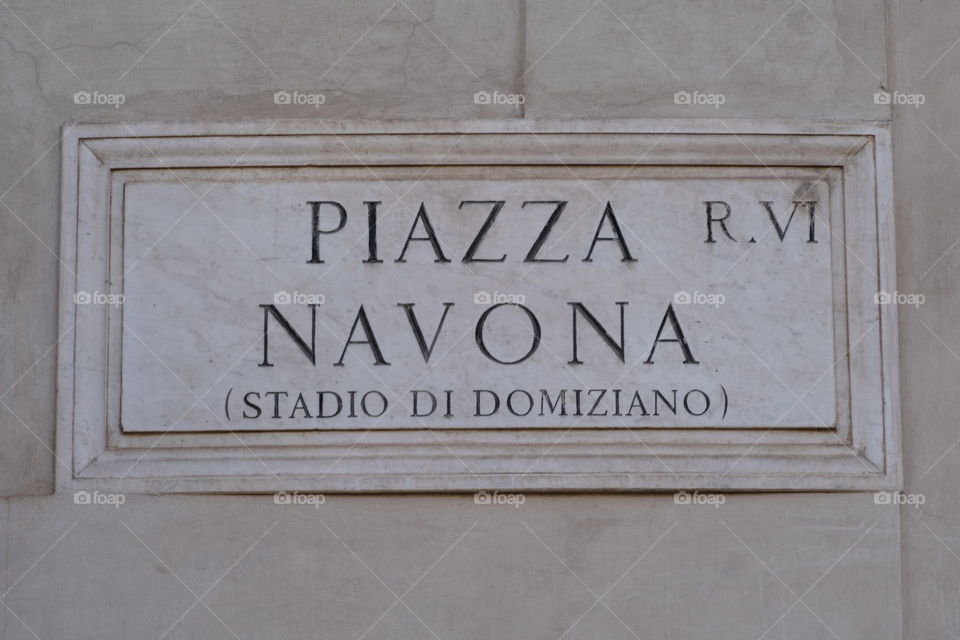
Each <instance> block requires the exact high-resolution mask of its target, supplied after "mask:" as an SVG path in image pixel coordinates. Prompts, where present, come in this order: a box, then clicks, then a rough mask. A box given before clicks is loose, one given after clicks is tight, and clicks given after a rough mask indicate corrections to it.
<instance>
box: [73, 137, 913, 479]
mask: <svg viewBox="0 0 960 640" xmlns="http://www.w3.org/2000/svg"><path fill="white" fill-rule="evenodd" d="M345 140H349V145H348V144H345V142H344V141H345ZM505 148H506V149H507V150H508V152H506V153H505V151H504V149H505ZM638 155H640V160H639V161H638ZM441 160H442V162H443V164H445V165H490V164H492V165H506V166H509V165H511V164H514V165H526V164H533V165H565V164H570V165H573V164H577V165H627V166H630V165H635V164H641V165H642V164H650V165H687V166H697V165H730V166H737V165H745V166H747V165H749V166H766V167H770V168H771V170H773V169H774V168H775V167H778V166H783V167H827V168H829V167H838V168H840V169H841V170H842V172H843V199H844V207H843V220H844V226H845V233H846V237H847V238H848V244H847V246H848V251H847V255H846V259H847V267H846V278H847V281H846V287H847V298H848V304H847V309H846V313H847V315H846V321H847V333H848V335H849V336H850V339H851V340H854V339H857V338H855V337H856V336H861V332H859V331H856V329H858V328H863V327H865V326H866V327H869V328H868V329H867V330H866V332H864V333H863V334H862V336H861V337H860V338H859V339H857V340H858V341H857V343H856V344H855V345H854V346H855V347H856V348H855V349H852V350H851V352H850V356H849V358H848V363H849V367H850V376H851V377H850V385H851V404H850V408H851V415H852V419H853V425H852V430H851V434H850V437H849V439H840V438H839V437H838V436H836V435H833V438H834V439H835V441H834V442H830V441H829V439H826V440H825V439H824V436H827V437H828V438H829V435H830V434H818V435H817V436H816V438H814V437H813V436H812V435H811V434H810V433H809V432H807V433H802V432H801V431H800V430H775V431H771V432H768V433H766V434H763V435H762V436H760V437H759V438H758V434H757V432H756V430H752V431H751V430H733V431H728V430H723V431H722V432H720V431H717V430H713V431H711V430H692V429H689V428H685V429H683V430H682V431H683V433H679V431H680V430H670V429H667V430H655V431H652V432H649V431H646V430H626V429H618V430H601V429H598V430H594V431H587V432H582V431H577V432H571V431H569V430H568V431H561V430H557V431H556V432H554V430H547V429H537V430H535V431H534V430H531V431H483V430H460V429H458V430H456V432H450V431H441V430H430V431H425V430H415V431H413V432H402V431H378V432H366V433H364V434H360V435H359V437H358V435H357V434H356V433H352V432H340V433H337V432H324V443H323V444H322V445H317V444H315V443H310V444H308V443H307V442H306V440H305V439H304V440H302V441H300V442H298V440H297V438H296V437H295V434H294V436H293V437H290V436H289V434H285V437H284V440H283V443H282V444H280V443H279V441H277V440H276V439H274V440H271V437H270V436H271V434H242V435H237V436H233V437H234V438H235V440H236V442H234V443H232V444H231V446H224V442H223V438H224V437H226V436H222V435H221V436H210V435H209V434H207V435H200V434H197V435H196V436H194V435H183V434H178V436H177V439H176V440H173V439H171V440H170V441H165V442H163V443H162V445H160V446H157V445H156V439H155V438H151V437H150V436H129V437H133V438H142V439H143V440H142V442H143V444H142V446H124V447H113V446H111V445H110V444H109V442H108V440H107V431H108V429H107V423H106V406H105V405H106V385H107V384H108V380H109V375H108V374H109V372H108V370H107V366H106V363H107V362H108V361H109V357H108V354H109V350H110V349H111V343H110V342H109V341H110V340H111V339H112V337H113V336H111V335H110V332H109V331H108V330H107V327H108V313H109V310H108V309H104V308H100V309H98V308H96V307H85V308H83V311H82V312H80V311H78V306H77V305H75V304H73V295H74V293H75V292H76V291H82V290H91V291H93V290H97V291H104V290H109V287H110V286H111V284H110V279H109V272H110V264H109V260H110V255H111V253H110V250H109V246H107V245H108V244H109V239H110V238H111V235H110V229H109V224H110V216H109V211H110V174H111V171H113V170H115V169H147V168H167V167H170V168H186V167H213V166H221V167H223V166H231V165H233V166H237V167H271V166H324V165H326V166H377V165H381V166H387V165H403V166H431V165H433V164H437V163H439V162H440V161H441ZM890 169H891V165H890V140H889V130H888V129H887V127H885V126H876V125H866V124H856V123H854V124H838V123H801V124H798V123H776V122H754V121H750V122H739V121H719V120H716V121H693V120H651V121H646V120H629V121H625V120H617V121H602V122H585V121H550V122H546V121H528V120H507V121H442V122H426V123H425V122H325V121H319V122H318V121H280V122H267V121H263V122H252V123H236V124H215V123H199V124H198V123H167V124H164V123H156V124H138V125H129V126H128V125H72V126H67V127H65V128H64V135H63V169H62V222H61V259H62V260H63V262H64V264H65V265H73V268H74V269H75V271H76V274H77V278H76V279H75V278H74V277H73V276H72V274H71V273H70V271H69V270H68V269H67V268H66V267H63V268H62V269H61V286H60V325H61V332H66V334H67V335H66V336H65V337H64V339H63V340H62V341H61V343H60V347H59V359H58V407H57V410H58V428H57V442H58V448H59V450H60V452H61V453H64V452H66V453H68V454H69V458H70V465H71V469H72V471H71V472H70V473H65V472H63V470H62V469H58V476H57V487H58V490H63V491H67V490H75V489H81V488H82V489H93V490H111V491H129V492H267V491H277V490H281V489H287V490H302V491H306V490H309V491H326V492H391V491H393V492H408V491H431V492H436V491H475V490H480V489H488V490H492V489H501V490H526V491H665V490H676V489H707V490H765V491H769V490H774V491H778V490H779V491H798V490H876V489H892V488H897V487H898V486H899V483H900V474H901V471H900V455H899V452H900V446H899V443H900V426H899V396H898V381H899V367H898V353H897V335H898V334H897V326H896V322H897V318H896V308H895V306H894V305H877V304H873V294H874V293H875V292H876V291H894V290H895V288H896V287H895V273H896V269H895V264H894V247H893V212H892V208H891V207H892V194H891V188H892V185H891V174H890ZM91 238H92V239H93V240H90V239H91ZM104 238H105V239H106V242H103V243H102V244H98V239H104ZM854 259H856V260H857V261H859V262H860V263H861V264H863V265H864V266H867V267H868V270H870V271H871V273H874V274H876V276H877V277H876V279H874V278H867V277H864V276H863V275H862V269H860V268H856V265H855V264H853V263H852V261H853V260H854ZM869 265H874V269H869ZM851 274H854V275H853V276H852V277H851ZM71 327H72V330H70V331H68V328H71ZM873 327H876V328H877V330H876V331H875V334H876V336H875V338H874V336H873V335H868V334H871V331H872V329H873ZM81 336H82V339H80V337H81ZM114 348H115V347H114ZM127 437H128V436H126V435H125V436H124V438H127ZM217 438H220V441H217ZM265 470H269V473H266V472H265Z"/></svg>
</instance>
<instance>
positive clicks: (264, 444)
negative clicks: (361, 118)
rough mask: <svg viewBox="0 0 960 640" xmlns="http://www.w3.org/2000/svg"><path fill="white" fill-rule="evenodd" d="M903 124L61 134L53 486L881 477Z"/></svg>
mask: <svg viewBox="0 0 960 640" xmlns="http://www.w3.org/2000/svg"><path fill="white" fill-rule="evenodd" d="M886 136H887V132H886V131H885V130H883V129H877V128H868V127H858V126H851V127H843V126H839V125H838V126H835V127H828V126H823V125H818V126H810V127H807V128H804V127H797V126H796V125H793V126H792V128H788V127H786V126H777V125H776V124H766V125H757V127H756V128H755V129H754V130H750V129H745V130H740V131H737V130H734V129H729V128H728V129H726V130H724V127H722V126H721V127H719V128H718V127H716V126H714V125H710V124H709V123H683V125H682V127H679V128H671V126H668V125H667V123H639V122H620V123H579V124H577V125H571V124H570V123H559V124H558V123H441V124H437V125H431V126H425V125H422V124H421V125H413V124H410V125H398V124H387V123H380V124H371V125H358V124H350V123H340V124H337V125H336V126H335V127H329V128H327V127H320V130H318V128H317V127H316V126H311V125H307V124H301V123H269V124H251V125H205V126H203V127H201V126H194V125H141V126H140V127H138V128H136V129H134V128H131V129H129V130H128V129H126V128H124V127H119V128H117V127H112V126H80V127H73V128H70V129H68V130H67V131H66V135H65V143H64V217H63V221H64V225H63V226H64V229H63V254H64V256H66V257H67V258H68V259H69V261H65V264H64V273H63V287H62V293H61V318H62V322H63V323H65V325H64V327H63V329H64V330H65V331H66V332H67V339H65V340H64V341H63V342H62V343H61V349H60V357H61V363H60V367H61V370H60V375H61V402H60V411H61V413H60V421H61V426H60V438H61V441H62V443H63V444H64V445H67V446H68V447H69V449H67V450H69V451H72V456H73V460H72V474H71V476H70V477H69V478H64V479H63V481H64V482H65V483H66V484H68V485H71V486H72V484H73V483H76V482H79V483H81V484H82V483H84V482H86V481H90V482H94V483H106V484H120V485H123V486H126V487H131V486H132V487H133V488H134V489H137V488H143V489H144V490H157V487H162V490H170V491H189V490H217V491H232V490H275V489H278V488H290V487H293V488H311V489H322V490H348V491H349V490H359V491H370V490H463V489H482V488H501V487H514V488H530V489H538V490H552V489H556V490H574V489H622V490H637V489H661V488H688V487H690V488H698V487H704V488H746V489H750V488H785V489H790V488H806V487H814V488H837V489H849V488H876V487H878V486H887V485H890V483H891V482H892V483H896V481H897V478H898V474H899V468H898V466H897V459H898V458H897V455H896V453H897V451H898V445H897V437H898V436H897V433H898V431H897V412H898V408H897V407H898V405H897V399H896V385H895V380H896V376H895V375H893V374H894V373H895V370H896V351H895V346H896V345H895V340H891V338H890V336H895V335H896V334H895V333H892V334H891V333H889V332H890V331H891V330H893V329H895V322H896V310H895V305H889V304H883V303H882V302H883V296H882V295H881V294H882V293H883V292H884V291H886V290H891V291H892V290H894V285H893V280H892V278H893V274H894V271H893V252H892V249H893V248H892V244H891V243H890V240H889V237H890V234H891V229H890V226H891V217H890V212H889V209H888V207H889V196H888V190H889V182H888V178H887V177H886V174H885V173H884V172H885V171H887V170H888V169H889V167H888V166H887V164H886V163H887V159H886V155H885V154H887V153H888V147H887V145H888V143H887V138H886Z"/></svg>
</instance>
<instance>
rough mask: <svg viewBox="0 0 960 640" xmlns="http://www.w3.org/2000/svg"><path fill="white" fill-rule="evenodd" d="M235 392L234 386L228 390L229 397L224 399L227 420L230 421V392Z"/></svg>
mask: <svg viewBox="0 0 960 640" xmlns="http://www.w3.org/2000/svg"><path fill="white" fill-rule="evenodd" d="M231 393H233V387H230V389H229V390H228V391H227V397H226V399H224V401H223V412H224V413H225V414H227V422H230V394H231Z"/></svg>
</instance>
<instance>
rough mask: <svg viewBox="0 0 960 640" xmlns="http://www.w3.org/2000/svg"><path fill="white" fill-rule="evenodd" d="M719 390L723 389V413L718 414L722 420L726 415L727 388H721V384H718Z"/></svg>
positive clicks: (727, 403)
mask: <svg viewBox="0 0 960 640" xmlns="http://www.w3.org/2000/svg"><path fill="white" fill-rule="evenodd" d="M720 390H721V391H723V415H722V416H720V420H721V421H722V420H723V419H724V418H726V417H727V406H728V405H729V400H728V398H727V390H726V389H724V388H723V385H720Z"/></svg>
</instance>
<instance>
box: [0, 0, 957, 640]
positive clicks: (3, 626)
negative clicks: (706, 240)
mask: <svg viewBox="0 0 960 640" xmlns="http://www.w3.org/2000/svg"><path fill="white" fill-rule="evenodd" d="M378 20H379V21H378ZM371 25H373V26H371ZM958 37H960V8H958V7H956V6H955V5H954V4H952V3H950V2H948V1H946V0H936V1H934V0H924V1H923V2H920V0H898V1H896V2H893V1H891V2H888V6H887V7H884V6H883V4H882V3H881V2H879V1H869V0H852V1H851V0H848V1H845V2H841V1H840V0H835V1H829V0H797V2H793V3H791V2H790V1H789V0H787V1H784V2H776V3H772V2H760V1H757V2H734V1H732V0H731V1H711V2H694V1H682V2H674V3H643V4H640V3H627V2H622V1H619V2H615V1H613V0H598V1H597V2H595V3H591V2H590V1H589V0H587V1H578V2H573V1H566V0H565V1H562V2H554V1H547V0H537V1H531V2H526V3H525V6H524V5H523V4H521V3H518V2H508V1H506V0H494V1H490V2H483V3H480V2H466V1H462V2H461V1H455V2H438V3H436V4H434V3H432V2H425V1H422V0H398V2H396V3H395V4H392V3H391V0H381V1H378V2H363V3H346V2H344V3H334V2H321V3H316V2H299V3H296V2H295V3H285V2H284V3H280V2H277V3H262V2H252V1H242V2H226V1H225V0H197V1H196V2H192V0H184V1H182V2H171V3H146V2H142V1H141V2H122V1H120V0H114V1H102V0H97V1H91V2H84V3H80V2H62V3H56V2H52V1H50V0H40V1H31V2H26V1H23V0H7V1H6V5H0V134H2V135H0V140H2V143H0V144H2V148H3V151H4V153H3V156H2V159H0V194H3V195H2V198H0V202H2V204H3V205H6V206H0V265H2V268H3V278H2V279H0V290H2V297H0V327H2V331H0V339H2V345H3V347H2V351H0V394H3V395H2V398H0V399H2V401H3V404H0V425H2V428H0V489H2V491H3V493H4V494H6V495H8V496H11V497H9V498H8V499H6V500H4V510H3V512H2V513H3V515H2V521H0V527H2V528H3V537H2V540H3V545H4V548H3V550H2V552H3V553H2V558H3V560H2V563H0V572H2V574H0V585H5V586H4V587H3V589H4V591H5V592H6V593H4V594H3V595H2V597H0V602H2V603H4V604H6V605H7V607H8V608H2V607H0V637H3V638H10V639H20V638H34V637H39V638H41V639H42V640H48V639H50V640H56V639H59V638H98V639H99V638H130V637H138V638H140V637H146V638H151V637H152V638H159V637H161V635H162V634H164V633H165V632H167V633H166V635H163V637H164V638H199V637H204V638H219V637H223V638H236V637H239V638H243V639H247V638H259V637H277V638H298V637H311V638H312V637H317V636H320V637H336V638H350V637H352V638H360V637H364V638H378V637H384V638H408V637H409V638H412V637H434V638H436V637H439V638H442V639H444V640H447V639H448V638H486V637H518V638H519V637H523V638H530V637H548V638H549V637H554V638H559V637H561V636H562V637H565V638H586V637H606V638H618V637H623V638H631V637H635V636H639V637H644V638H646V637H678V638H699V637H703V638H736V639H743V638H748V639H749V638H758V639H759V638H761V637H764V638H805V639H806V638H832V637H839V638H843V639H844V640H846V639H853V638H871V639H877V638H900V637H901V625H902V624H903V626H904V628H905V629H906V632H905V633H904V634H903V635H902V637H905V638H936V637H955V636H956V635H957V634H958V633H960V600H958V596H957V593H958V586H960V559H958V558H957V557H956V555H957V554H960V528H958V526H957V514H958V513H960V509H958V506H960V505H958V502H957V498H956V496H957V495H960V494H958V493H957V492H956V490H955V489H954V486H955V483H951V479H952V478H953V476H955V475H957V474H958V473H960V445H958V446H957V447H956V448H953V449H952V450H951V449H950V447H951V445H952V444H953V443H954V440H955V439H956V438H957V437H960V433H958V430H957V428H956V426H955V423H954V416H955V415H957V412H956V411H954V410H952V406H951V405H952V403H956V402H957V400H956V399H955V398H957V397H960V396H958V394H956V393H954V392H953V385H952V381H953V380H956V379H957V376H958V375H960V362H958V361H957V359H956V358H955V357H954V355H953V353H956V354H960V332H958V330H957V329H956V328H955V323H954V322H953V319H954V317H956V316H958V314H957V313H953V312H954V311H955V307H956V306H957V305H958V304H960V303H958V301H957V300H958V298H957V295H956V292H955V290H954V288H953V287H952V286H951V285H952V279H951V275H952V271H953V269H954V265H955V264H956V262H955V261H957V260H960V248H955V249H953V250H951V251H949V252H947V251H948V249H949V248H950V247H951V245H952V243H953V242H954V241H955V240H956V239H957V238H958V237H960V218H958V217H957V216H956V215H955V212H954V211H953V210H952V207H953V205H954V203H955V202H956V201H957V200H958V198H956V197H954V192H955V191H956V189H957V188H958V187H957V184H958V181H957V180H956V179H955V177H954V176H955V175H956V170H957V166H958V165H957V163H960V159H958V158H957V157H956V156H957V153H960V134H958V133H957V130H958V128H957V127H956V126H955V124H956V119H957V115H956V114H957V110H956V108H955V105H956V104H957V103H958V100H957V98H958V97H960V96H958V95H957V94H958V92H960V83H958V82H957V81H956V79H955V78H956V69H957V68H958V65H960V61H958V56H960V46H957V47H956V48H954V49H951V50H949V51H948V48H949V47H950V46H951V45H952V44H953V43H954V41H955V39H956V38H958ZM944 52H947V53H946V55H945V56H944V57H943V58H942V59H941V60H940V61H939V62H938V63H937V64H936V65H935V66H934V68H933V70H932V71H930V73H928V74H927V75H926V76H925V77H923V78H920V77H919V76H920V74H923V72H924V70H925V69H926V68H927V67H929V66H930V65H932V64H933V63H934V62H935V61H936V60H937V58H938V57H939V56H940V55H941V54H943V53H944ZM888 61H890V64H889V66H890V69H891V71H890V76H891V78H889V79H888V71H887V67H888ZM881 86H883V87H886V88H888V89H891V90H894V89H896V90H901V91H913V90H915V89H914V87H919V89H918V90H919V91H922V92H924V93H925V94H926V96H927V102H926V103H925V104H924V105H923V106H921V107H920V108H918V109H913V108H912V107H898V108H896V109H894V110H893V118H894V127H895V129H894V135H895V165H896V166H895V171H896V178H895V189H896V197H897V205H898V211H897V217H898V221H897V224H898V250H899V253H900V261H899V273H900V290H902V291H916V292H923V293H925V294H926V297H927V303H926V304H925V305H924V306H922V307H921V308H920V309H919V310H913V309H905V310H904V311H903V312H902V314H901V348H902V352H903V353H902V359H903V370H904V375H903V383H902V386H903V406H904V432H905V443H904V450H905V471H906V479H907V480H906V488H907V490H908V491H920V492H923V493H924V494H925V496H926V498H927V503H926V504H925V505H924V506H923V507H922V508H920V509H918V510H914V509H913V508H912V507H911V508H903V509H898V508H897V507H890V506H883V505H875V504H874V503H873V498H872V495H870V494H856V493H850V494H822V493H808V494H752V495H730V496H728V497H727V501H726V502H725V503H724V504H723V505H722V506H721V507H720V508H718V509H714V508H712V507H682V506H677V505H674V504H673V500H672V498H671V496H656V495H646V496H600V495H588V496H537V495H532V496H528V498H527V501H526V502H525V504H523V505H522V506H521V507H520V508H519V509H514V508H512V507H502V508H500V507H492V506H479V505H474V504H473V501H472V498H471V497H470V496H446V497H443V496H367V497H340V496H328V499H327V502H326V504H324V505H322V506H321V507H320V508H318V509H313V508H310V507H302V508H296V507H283V506H278V505H274V504H273V502H272V500H271V499H270V497H269V496H268V497H256V496H220V497H205V496H177V497H172V496H165V497H159V496H133V495H131V496H127V497H126V503H125V504H124V505H123V506H121V507H120V508H116V509H115V508H113V507H106V506H101V507H94V506H86V507H80V506H76V505H74V504H73V501H72V497H71V496H69V495H67V496H56V495H54V496H50V495H47V494H49V493H50V492H51V491H52V487H53V473H54V465H55V464H59V463H57V462H55V458H54V456H53V455H52V454H51V449H52V448H53V447H54V442H53V425H54V418H55V416H54V397H55V388H54V364H55V363H54V361H53V357H52V356H53V354H54V353H55V350H52V349H51V346H52V345H54V344H55V343H56V340H57V337H58V335H59V333H58V328H57V326H56V306H55V305H56V278H57V270H58V260H57V257H56V255H55V253H56V247H57V246H58V244H57V243H58V216H59V211H58V198H59V147H58V134H59V129H60V126H61V125H62V124H63V123H64V122H68V121H89V122H134V121H142V120H173V119H190V120H206V119H210V120H222V119H254V118H261V117H262V118H278V117H279V118H283V117H298V116H302V117H318V118H323V117H330V118H357V117H378V118H380V117H387V118H389V117H402V118H438V117H520V116H522V115H525V116H526V117H571V118H575V117H586V116H589V117H591V118H605V117H610V118H612V117H655V116H669V117H686V116H690V117H718V118H724V119H728V118H729V119H734V118H788V119H789V118H796V119H855V120H865V121H869V122H872V121H876V120H884V119H887V118H889V117H890V113H891V112H890V109H889V108H888V107H886V106H884V105H877V104H875V103H874V100H873V94H874V92H875V91H877V90H878V89H879V88H880V87H881ZM277 89H300V90H314V89H317V90H321V91H322V92H323V93H324V94H325V95H326V97H327V102H326V104H325V105H324V106H323V107H322V108H321V109H320V110H319V111H316V110H313V109H312V108H310V107H305V108H303V109H300V110H297V109H289V108H283V107H278V106H277V105H274V104H273V100H272V95H273V92H274V91H276V90H277ZM494 89H496V90H499V91H501V92H505V93H512V92H522V93H524V94H525V96H526V104H525V105H524V107H523V109H522V113H521V110H519V109H514V108H512V107H496V106H477V105H475V104H474V103H473V93H474V92H476V91H479V90H494ZM78 90H88V91H93V90H99V91H101V92H105V93H110V92H119V93H123V94H124V96H125V98H126V102H125V104H124V105H123V106H122V107H120V108H119V109H113V108H112V107H108V106H104V107H91V106H83V105H75V104H74V103H73V100H72V96H73V94H74V92H76V91H78ZM678 90H687V91H695V90H699V91H702V92H716V93H722V94H724V95H725V97H726V102H725V104H724V105H723V106H722V107H720V108H719V109H714V108H712V107H709V106H702V107H679V106H677V105H675V104H674V103H673V94H674V92H676V91H678ZM927 127H929V130H928V128H927ZM931 130H932V132H931ZM934 134H935V135H934ZM938 137H939V138H940V140H938ZM949 148H953V149H956V150H957V153H953V152H952V151H950V150H949ZM944 252H947V254H946V256H945V257H944V258H943V259H942V260H940V261H939V262H937V263H936V264H935V265H934V267H933V268H932V269H931V270H930V271H929V273H927V274H926V275H924V273H925V272H926V271H927V269H928V268H929V267H930V266H931V265H932V264H933V263H935V262H936V261H937V260H938V258H939V256H940V255H941V254H943V253H944ZM941 340H942V343H941ZM951 350H952V352H953V353H951ZM4 392H5V393H4ZM945 452H946V453H945ZM944 453H945V455H944V456H943V458H942V460H941V461H940V462H939V463H937V464H936V465H934V468H933V469H932V470H931V471H929V472H927V469H928V468H929V467H930V465H932V464H933V463H934V462H935V461H936V460H937V458H938V457H939V456H940V455H941V454H944ZM64 461H66V458H65V457H64ZM901 527H902V532H901ZM948 548H949V549H950V550H948ZM951 550H952V551H951ZM901 553H902V573H903V577H902V579H901ZM901 585H902V586H901ZM901 592H902V602H903V606H904V614H903V615H902V616H901ZM198 597H200V598H201V601H200V602H199V603H197V604H196V605H195V606H192V605H194V603H195V602H196V600H197V598H198ZM398 597H399V598H400V599H401V600H400V602H398V603H395V601H396V599H397V598H398ZM597 598H601V600H600V603H598V604H596V605H595V606H593V605H594V602H595V601H596V599H597ZM798 600H799V601H798ZM391 605H393V606H391ZM381 615H382V617H381ZM181 616H182V617H181ZM171 627H172V628H171ZM565 632H566V635H564V633H565ZM365 633H366V635H364V634H365Z"/></svg>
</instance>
